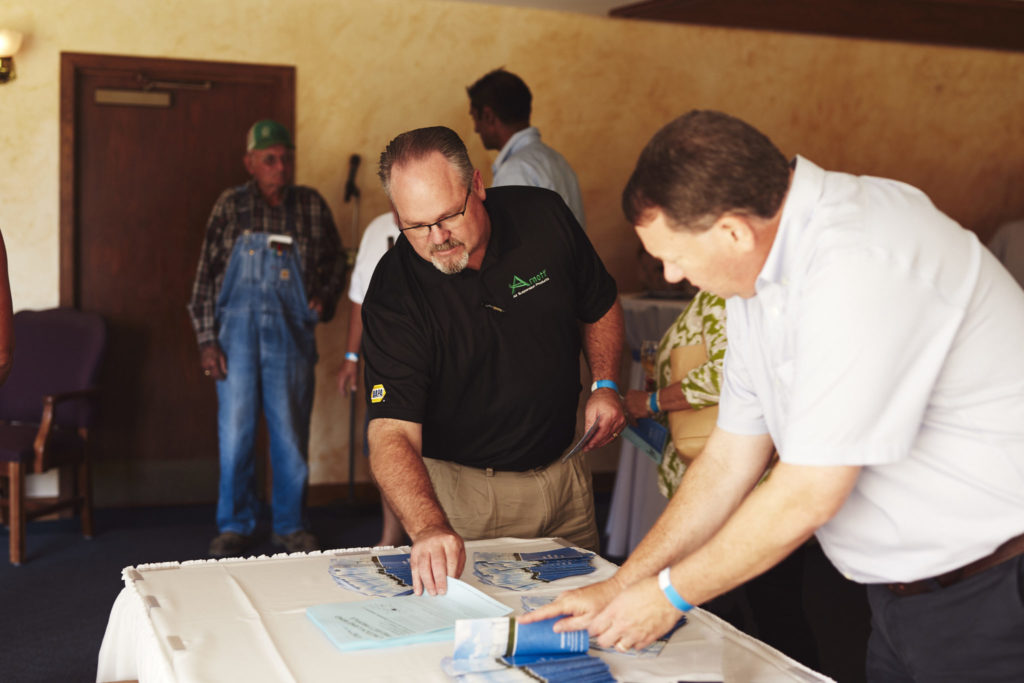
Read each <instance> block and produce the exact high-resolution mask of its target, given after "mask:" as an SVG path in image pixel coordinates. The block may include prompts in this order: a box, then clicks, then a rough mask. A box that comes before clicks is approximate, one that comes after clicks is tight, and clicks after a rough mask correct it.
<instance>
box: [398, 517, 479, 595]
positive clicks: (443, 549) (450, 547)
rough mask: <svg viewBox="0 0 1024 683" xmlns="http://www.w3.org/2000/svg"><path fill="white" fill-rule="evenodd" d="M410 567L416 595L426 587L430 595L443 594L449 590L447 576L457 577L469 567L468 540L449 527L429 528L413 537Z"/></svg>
mask: <svg viewBox="0 0 1024 683" xmlns="http://www.w3.org/2000/svg"><path fill="white" fill-rule="evenodd" d="M409 566H410V567H411V568H412V589H413V592H414V593H416V595H422V594H423V591H424V590H425V591H427V593H429V594H430V595H438V594H440V595H443V594H444V593H445V592H446V591H447V590H448V577H449V576H454V577H455V578H458V577H459V576H461V575H462V570H463V568H464V567H465V566H466V546H465V543H463V541H462V537H461V536H459V535H458V534H457V533H455V532H454V531H452V529H451V528H450V527H447V526H443V527H441V526H434V527H427V528H426V529H423V530H422V531H420V532H419V533H418V534H416V538H414V539H413V544H412V553H411V554H410V556H409Z"/></svg>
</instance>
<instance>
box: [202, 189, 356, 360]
mask: <svg viewBox="0 0 1024 683" xmlns="http://www.w3.org/2000/svg"><path fill="white" fill-rule="evenodd" d="M245 211H248V212H249V214H250V216H251V220H250V221H249V223H248V225H243V222H242V220H240V218H239V216H240V214H241V213H244V212H245ZM289 219H290V220H289ZM247 229H248V230H249V231H251V232H267V233H275V234H283V235H291V237H292V238H293V239H294V240H295V241H294V248H295V249H297V252H296V254H297V256H298V259H299V263H300V264H301V266H302V283H303V285H305V288H306V296H308V297H310V298H313V297H316V298H318V299H319V300H320V302H321V303H322V304H323V315H322V316H321V318H320V320H321V322H326V321H328V320H330V319H331V318H332V317H334V309H335V307H336V305H337V302H338V297H339V296H340V295H341V290H342V288H343V287H344V285H345V255H344V252H343V251H342V245H341V238H339V237H338V230H337V228H335V226H334V218H333V217H332V216H331V210H330V208H329V207H328V206H327V203H326V202H325V201H324V199H323V197H321V196H320V193H319V192H317V191H316V190H314V189H313V188H311V187H305V186H302V185H292V186H290V187H287V188H285V191H284V197H283V200H282V202H281V203H280V204H279V205H278V206H270V205H269V204H267V202H266V200H264V199H263V196H262V195H261V194H260V191H259V188H258V187H257V186H256V183H255V182H254V181H252V180H250V181H249V182H247V183H245V184H244V185H239V186H237V187H233V188H230V189H228V190H225V191H224V192H223V193H221V195H220V197H219V198H218V199H217V203H216V204H214V206H213V211H211V212H210V218H209V220H208V221H207V223H206V239H205V240H204V241H203V249H202V253H201V254H200V256H199V267H198V268H197V269H196V279H195V282H194V284H193V285H192V299H191V300H190V301H189V304H188V312H189V316H190V317H191V318H192V327H193V328H194V329H195V333H196V341H197V342H198V343H199V345H200V346H202V345H204V344H208V343H210V342H214V341H216V339H217V330H216V329H215V327H216V318H215V314H216V308H217V297H218V295H219V294H220V288H221V285H222V284H223V283H224V275H225V273H226V272H227V266H228V260H229V259H230V258H231V250H232V248H233V247H234V245H235V240H236V239H237V238H238V236H239V235H241V234H242V233H243V232H244V231H245V230H247Z"/></svg>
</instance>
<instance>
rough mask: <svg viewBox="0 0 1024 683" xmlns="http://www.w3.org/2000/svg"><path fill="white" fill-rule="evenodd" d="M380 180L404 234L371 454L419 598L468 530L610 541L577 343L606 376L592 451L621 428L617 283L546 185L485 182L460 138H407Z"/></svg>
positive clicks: (396, 256) (377, 294)
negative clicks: (582, 437) (577, 436)
mask: <svg viewBox="0 0 1024 683" xmlns="http://www.w3.org/2000/svg"><path fill="white" fill-rule="evenodd" d="M380 177H381V181H382V182H383V184H384V190H385V192H387V194H388V196H389V197H390V198H391V202H392V207H393V208H394V210H395V213H396V215H397V216H398V225H399V227H400V228H402V230H403V235H402V237H400V238H399V240H398V242H397V243H396V244H395V247H394V248H393V249H391V250H390V251H389V252H388V253H387V254H386V255H385V256H384V257H383V258H382V259H381V261H380V263H379V264H378V266H377V269H376V271H375V272H374V275H373V279H372V280H371V282H370V287H369V289H368V291H367V294H366V299H365V300H364V302H363V325H364V333H363V345H364V358H365V360H366V386H367V387H369V388H370V397H369V400H370V402H369V415H370V419H371V422H370V427H369V434H368V438H369V442H370V465H371V468H372V470H373V474H374V476H375V477H376V479H377V481H378V484H379V485H380V488H381V490H382V491H383V493H384V495H385V497H386V498H387V500H388V502H389V503H390V504H391V505H392V507H393V509H394V510H395V511H396V512H397V513H398V516H399V518H400V519H401V520H402V524H403V525H404V527H405V530H406V532H407V533H408V534H409V537H410V538H411V539H412V541H413V548H412V558H411V563H412V569H413V582H414V588H415V590H416V592H417V593H420V592H422V590H423V589H426V590H427V591H428V592H429V593H431V594H434V593H437V592H443V591H444V590H445V588H446V580H445V577H446V576H458V575H459V574H460V573H461V572H462V568H463V566H464V565H465V561H466V556H465V550H464V546H463V539H469V540H472V539H474V538H489V537H497V536H527V537H530V536H562V537H565V538H567V539H568V540H570V541H571V542H573V543H574V544H576V545H580V546H582V547H589V548H594V549H596V548H597V543H598V536H597V526H596V524H595V521H594V505H593V492H592V490H591V482H590V471H589V468H588V466H587V462H586V458H585V457H584V456H582V455H576V456H573V457H572V458H570V459H568V460H567V461H565V462H562V455H563V454H564V453H565V452H566V451H567V450H568V449H569V448H570V447H571V446H572V441H573V435H574V430H575V423H576V405H577V400H578V397H579V391H580V384H579V382H580V379H579V361H578V359H579V352H580V349H581V348H582V349H583V350H584V351H585V352H586V356H587V361H588V363H589V365H590V370H591V373H592V375H593V377H594V378H595V380H597V382H595V385H596V386H595V387H592V394H591V396H590V399H589V400H588V402H587V405H586V424H585V427H586V428H587V429H589V428H590V427H591V426H592V425H595V424H596V425H597V426H596V428H595V431H594V434H593V438H591V440H590V441H589V442H588V445H587V447H586V450H589V449H591V448H597V447H600V446H603V445H604V444H606V443H608V442H609V441H611V440H612V439H614V438H615V437H617V436H618V433H619V431H620V430H621V429H622V428H623V427H624V426H625V423H626V421H625V417H624V415H623V412H622V404H621V401H620V399H619V396H618V387H617V386H616V385H615V379H616V377H617V376H618V366H619V359H620V354H621V350H622V339H623V323H622V309H621V307H620V306H619V303H618V296H617V290H616V286H615V281H614V280H613V279H612V278H611V276H610V275H609V274H608V272H607V271H606V270H605V268H604V265H603V264H602V263H601V260H600V258H599V257H598V256H597V254H596V252H595V251H594V249H593V247H592V246H591V244H590V242H589V240H588V239H587V237H586V235H585V234H584V233H583V231H582V229H581V228H580V226H579V224H578V223H577V222H576V219H575V218H574V217H573V215H572V212H571V211H570V210H569V209H568V207H566V205H565V203H564V202H563V201H562V200H561V198H560V197H559V196H558V195H557V194H555V193H554V192H551V191H549V190H543V189H539V188H527V187H501V188H491V189H489V190H486V191H485V190H484V186H483V181H482V179H481V177H480V173H479V171H477V170H475V169H474V168H473V166H472V164H471V163H470V161H469V156H468V154H467V153H466V148H465V145H464V144H463V142H462V140H460V139H459V137H458V135H456V134H455V132H454V131H452V130H450V129H448V128H443V127H435V128H421V129H418V130H414V131H409V132H408V133H404V134H402V135H400V136H398V137H397V138H395V139H394V140H392V141H391V143H390V144H388V146H387V148H386V149H385V151H384V153H383V154H381V162H380Z"/></svg>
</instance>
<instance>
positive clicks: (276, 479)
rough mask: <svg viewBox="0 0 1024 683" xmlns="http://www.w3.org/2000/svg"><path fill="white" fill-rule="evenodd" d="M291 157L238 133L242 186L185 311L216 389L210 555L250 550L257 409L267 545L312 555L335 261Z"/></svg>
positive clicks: (327, 228) (337, 286) (284, 145)
mask: <svg viewBox="0 0 1024 683" xmlns="http://www.w3.org/2000/svg"><path fill="white" fill-rule="evenodd" d="M294 149H295V146H294V144H293V143H292V138H291V135H290V134H289V132H288V129H287V128H285V127H284V126H282V125H281V124H280V123H277V122H276V121H272V120H270V119H264V120H261V121H257V122H256V123H254V124H253V126H252V127H251V128H250V129H249V132H248V135H247V137H246V153H245V156H244V157H243V161H244V163H245V168H246V170H247V171H248V172H249V174H250V175H251V176H252V179H251V180H249V182H247V183H245V184H243V185H238V186H237V187H232V188H229V189H227V190H225V191H224V192H223V193H222V194H221V195H220V197H219V198H218V199H217V202H216V204H214V207H213V210H212V212H211V213H210V218H209V221H208V222H207V225H206V238H205V240H204V241H203V247H202V252H201V254H200V257H199V266H198V268H197V270H196V279H195V284H194V286H193V289H192V299H191V301H190V303H189V307H188V308H189V314H190V316H191V318H192V325H193V327H194V328H195V333H196V340H197V342H198V344H199V362H200V366H201V368H202V371H203V374H204V375H205V376H207V377H209V378H210V379H212V380H215V381H216V386H217V402H218V412H217V434H218V441H219V445H220V485H219V488H218V495H217V528H218V531H219V533H218V535H217V536H216V537H215V538H214V539H213V541H212V542H211V543H210V550H209V552H210V555H212V556H214V557H227V556H233V555H241V554H242V553H243V552H244V551H245V550H247V549H248V548H249V547H251V546H252V544H253V543H254V542H255V541H256V538H255V536H254V534H255V531H256V526H257V521H258V515H259V507H260V505H259V499H258V497H257V494H256V482H255V462H254V458H255V455H254V452H253V448H254V439H255V434H256V424H257V419H258V417H259V413H260V411H261V410H262V411H263V414H264V416H265V418H266V423H267V431H268V432H269V436H270V467H271V469H272V472H273V492H272V501H271V513H272V516H273V519H272V525H273V534H272V540H273V541H274V542H275V543H276V544H278V545H280V546H282V547H283V548H284V549H285V550H287V551H288V552H300V551H301V552H308V551H311V550H316V549H318V548H319V544H318V542H317V540H316V538H315V537H314V536H313V534H312V533H311V532H310V531H309V529H308V528H307V526H308V525H307V522H306V518H305V512H304V509H305V499H306V487H307V479H308V477H309V467H308V465H307V457H308V447H309V420H310V415H311V413H312V409H313V388H314V376H313V369H314V367H315V365H316V362H317V358H318V356H317V350H316V337H315V336H314V328H315V327H316V325H317V323H319V322H323V321H327V320H330V319H331V317H332V316H333V315H334V309H335V305H336V303H337V300H338V296H339V295H340V293H341V289H342V287H343V286H344V276H345V258H344V252H343V250H342V247H341V240H340V238H339V237H338V231H337V229H336V228H335V225H334V219H333V217H332V216H331V210H330V208H328V206H327V203H326V202H325V201H324V199H323V197H321V196H320V193H319V192H317V191H316V190H314V189H313V188H311V187H305V186H302V185H294V184H293V176H294V170H295V156H294Z"/></svg>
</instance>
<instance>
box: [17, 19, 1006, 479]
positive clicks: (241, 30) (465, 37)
mask: <svg viewBox="0 0 1024 683" xmlns="http://www.w3.org/2000/svg"><path fill="white" fill-rule="evenodd" d="M0 25H13V26H15V27H17V28H21V29H22V30H23V31H25V32H26V34H27V37H26V40H25V45H24V47H23V48H22V53H21V54H20V55H19V56H18V57H17V64H18V72H19V78H18V80H16V81H14V82H12V83H10V84H7V85H4V86H0V122H2V125H0V158H2V159H3V164H2V166H0V170H2V173H0V229H2V230H3V233H4V236H5V238H6V240H7V245H8V251H9V253H10V261H11V279H12V288H13V295H14V303H15V308H16V309H17V308H31V307H45V306H50V305H53V304H55V303H57V300H58V260H59V259H58V218H59V216H58V189H59V188H58V103H59V53H60V52H61V51H74V52H97V53H108V54H118V55H136V56H152V57H173V58H183V59H203V60H217V61H238V62H264V63H272V64H291V65H294V66H295V67H296V69H297V74H298V79H297V107H296V109H297V130H296V138H297V142H298V145H299V147H300V149H299V167H298V180H299V181H300V182H302V183H305V184H309V185H313V186H315V187H317V188H319V189H320V190H321V192H322V193H323V194H324V195H325V197H327V199H328V202H329V203H330V204H331V205H332V208H333V209H334V212H335V214H336V216H337V218H338V223H339V226H340V227H341V228H342V234H343V237H344V239H345V240H346V241H347V242H351V240H352V238H351V236H350V225H349V223H350V221H351V205H346V204H344V203H343V202H342V191H343V187H344V182H345V174H346V171H347V159H348V156H349V155H350V154H352V153H358V154H360V155H362V157H363V159H364V162H367V163H365V164H364V166H363V168H362V170H361V172H360V176H359V182H360V186H361V187H362V189H363V202H362V209H361V220H360V221H359V223H360V228H361V227H362V226H363V225H365V224H366V223H367V222H368V221H369V220H370V219H371V218H372V217H373V216H375V215H376V214H378V213H380V212H382V211H384V210H385V209H386V204H385V199H384V196H383V194H382V193H381V191H380V190H379V188H378V185H377V183H376V182H375V179H374V176H373V173H372V160H373V159H374V158H375V157H376V156H377V155H378V154H379V152H380V149H381V148H382V146H383V145H384V144H385V143H386V142H387V140H388V139H390V138H391V137H392V136H393V135H395V134H397V133H399V132H401V131H403V130H406V129H409V128H413V127H416V126H420V125H427V124H436V123H442V124H447V125H449V126H451V127H453V128H454V129H455V130H457V131H458V132H459V133H460V134H462V135H463V137H464V138H465V139H466V140H467V142H469V146H470V153H471V155H472V157H473V160H474V162H475V163H476V164H477V165H478V166H480V167H482V168H484V169H485V177H487V178H489V177H490V173H489V166H490V162H491V160H492V159H493V153H489V152H486V151H485V150H484V149H483V147H482V146H481V145H480V143H479V140H478V139H476V138H475V136H474V135H473V131H472V124H471V121H470V119H469V117H468V115H467V109H468V104H467V101H466V97H465V91H464V88H465V86H466V85H467V84H469V83H471V82H472V81H473V80H475V79H476V78H477V77H478V76H479V75H481V74H482V73H484V72H485V71H487V70H489V69H491V68H493V67H497V66H502V65H504V66H506V67H507V68H509V69H510V70H512V71H515V72H517V73H519V74H520V75H521V76H523V78H524V79H525V80H526V82H527V83H528V84H529V85H530V87H531V89H532V90H533V92H534V110H535V114H534V123H535V124H536V125H537V126H538V127H540V129H541V130H542V132H543V134H544V138H545V140H547V141H548V142H549V143H550V144H552V145H553V146H554V147H556V148H557V149H559V150H560V151H561V152H562V153H563V154H564V155H565V156H566V157H567V158H568V159H569V161H570V162H571V163H572V164H573V165H574V166H575V168H576V170H577V173H578V175H579V177H580V181H581V184H582V189H583V194H584V201H585V205H586V212H587V216H588V223H589V233H590V235H591V238H592V239H593V241H594V242H595V244H596V245H597V248H598V250H599V251H600V253H601V255H602V256H603V257H604V258H605V260H606V263H607V264H608V266H609V269H610V270H611V271H612V273H613V274H614V275H615V276H616V278H617V279H618V280H619V283H620V286H621V287H622V289H623V290H630V289H634V288H635V287H636V285H637V278H636V266H635V253H636V248H637V245H638V243H637V241H636V238H635V236H634V235H633V234H632V232H631V231H630V230H629V229H628V226H626V225H625V222H624V220H623V219H622V216H621V212H620V210H619V207H618V202H619V193H620V191H621V188H622V186H623V184H624V183H625V180H626V178H627V177H628V174H629V172H630V170H631V168H632V164H633V162H634V161H635V159H636V156H637V154H638V153H639V150H640V148H641V147H642V146H643V144H644V143H645V142H646V141H647V139H648V138H649V137H650V136H651V135H652V134H653V133H654V131H655V130H657V128H659V127H660V126H661V125H662V124H664V123H665V122H666V121H668V120H669V119H670V118H672V117H673V116H675V115H677V114H679V113H682V112H684V111H686V110H688V109H691V108H694V107H701V108H717V109H723V110H725V111H728V112H730V113H733V114H735V115H738V116H740V117H743V118H746V119H747V120H749V121H751V122H752V123H754V124H755V125H757V126H759V127H760V128H762V129H763V130H764V131H765V132H766V133H768V134H769V135H770V136H771V137H773V138H774V139H775V141H776V142H777V143H778V144H779V146H780V147H781V148H782V149H783V151H784V152H786V153H787V154H793V153H797V152H799V153H802V154H804V155H806V156H808V157H809V158H811V159H812V160H814V161H816V162H817V163H819V164H821V165H823V166H825V167H828V168H838V169H841V170H848V171H852V172H857V173H869V174H874V175H883V176H890V177H895V178H898V179H901V180H905V181H907V182H910V183H912V184H915V185H918V186H920V187H921V188H923V189H924V190H925V191H927V192H928V193H929V194H930V195H931V196H932V197H933V199H934V200H935V202H936V204H938V206H939V207H940V208H942V209H944V210H946V211H947V212H949V213H950V214H951V215H952V216H953V217H955V218H956V219H958V220H960V221H961V222H963V223H964V224H965V225H967V226H968V227H971V228H972V229H975V230H977V231H978V232H979V233H981V234H982V235H987V234H989V233H990V232H991V231H992V230H993V229H994V227H995V226H996V225H997V224H998V223H999V222H1001V221H1003V220H1006V219H1009V218H1011V217H1019V216H1024V191H1022V189H1021V188H1022V186H1024V181H1022V179H1024V116H1022V115H1021V112H1024V54H1020V53H1006V52H995V51H986V50H972V49H960V48H943V47H928V46H915V45H907V44H901V43H885V42H875V41H866V40H850V39H834V38H826V37H814V36H800V35H791V34H779V33H759V32H750V31H739V30H728V29H712V28H699V27H689V26H682V25H675V24H655V23H648V22H638V21H625V20H615V19H606V18H600V17H591V16H583V15H572V14H564V13H558V12H546V11H542V10H525V9H514V8H501V7H493V6H485V5H473V4H467V3H461V2H460V3H449V2H442V1H433V0H289V1H288V2H270V1H269V0H219V1H218V2H207V1H206V0H163V1H162V2H155V1H153V0H94V1H93V2H89V3H81V2H75V1H72V0H13V2H11V1H10V0H8V2H6V3H5V4H4V5H3V6H0ZM197 229H199V226H197ZM183 315H184V312H183ZM345 326H346V321H345V320H344V319H343V318H342V319H339V320H336V321H334V322H332V323H331V324H330V325H327V326H324V327H323V328H322V329H321V330H320V342H321V351H322V353H321V355H322V358H323V360H322V362H321V366H320V371H319V380H320V383H319V386H320V388H319V389H318V394H317V404H316V410H315V415H314V430H313V431H314V436H313V446H312V448H313V470H314V472H313V480H314V481H316V482H330V481H340V480H344V479H345V478H346V476H347V474H346V473H347V465H346V462H347V460H346V455H347V418H346V416H347V407H346V406H347V404H346V403H345V402H344V401H342V400H340V399H339V398H338V397H337V396H336V395H335V393H334V390H333V382H332V375H333V372H334V370H335V369H336V368H337V366H338V364H339V363H340V358H341V353H342V351H343V349H342V343H343V341H342V337H343V334H344V330H345ZM613 463H614V458H613V456H612V455H611V454H605V456H604V457H602V458H600V459H599V460H598V469H607V468H609V467H611V466H612V465H613ZM359 466H360V475H359V476H360V478H361V479H364V478H365V476H366V475H365V464H364V463H363V461H362V459H360V460H359Z"/></svg>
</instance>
